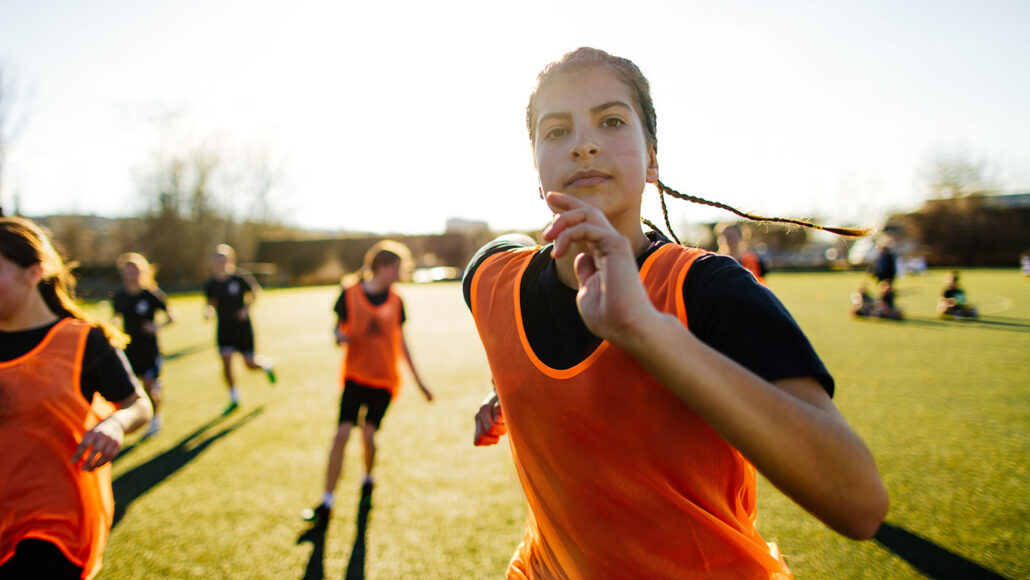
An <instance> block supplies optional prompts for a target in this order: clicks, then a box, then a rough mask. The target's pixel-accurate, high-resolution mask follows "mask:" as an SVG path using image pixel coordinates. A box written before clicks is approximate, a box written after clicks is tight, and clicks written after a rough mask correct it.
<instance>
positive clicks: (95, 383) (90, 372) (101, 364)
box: [79, 328, 136, 403]
mask: <svg viewBox="0 0 1030 580" xmlns="http://www.w3.org/2000/svg"><path fill="white" fill-rule="evenodd" d="M79 389H80V390H81V391H82V396H83V397H85V399H86V401H87V402H89V401H92V400H93V393H100V396H101V397H103V398H104V399H107V400H108V401H110V402H112V403H117V402H118V401H121V400H123V399H125V398H126V397H129V396H130V395H132V394H133V393H135V392H136V380H135V378H134V376H133V374H132V370H131V369H130V367H129V363H128V361H127V360H125V355H124V354H123V353H122V351H121V350H119V349H116V348H115V347H113V346H111V343H110V342H108V340H107V336H105V335H104V331H103V330H101V329H100V328H92V329H90V331H89V335H88V336H87V337H86V351H85V353H84V354H83V359H82V375H81V377H80V378H79Z"/></svg>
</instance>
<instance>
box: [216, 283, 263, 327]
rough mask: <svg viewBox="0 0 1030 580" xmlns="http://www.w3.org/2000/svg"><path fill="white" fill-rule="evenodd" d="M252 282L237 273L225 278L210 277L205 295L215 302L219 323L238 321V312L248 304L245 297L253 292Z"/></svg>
mask: <svg viewBox="0 0 1030 580" xmlns="http://www.w3.org/2000/svg"><path fill="white" fill-rule="evenodd" d="M252 291H253V290H252V289H251V287H250V284H249V283H247V281H246V280H245V279H244V278H243V277H242V276H238V275H236V274H232V275H230V276H229V277H228V278H226V279H225V280H219V279H217V278H214V277H212V278H210V279H209V280H208V281H207V284H205V285H204V296H206V297H207V299H208V301H210V302H211V303H212V304H214V307H215V313H216V314H217V315H218V322H219V323H223V324H224V323H226V322H236V321H237V319H236V313H237V312H239V311H240V309H241V308H243V306H244V305H245V304H246V302H245V300H244V297H245V296H246V295H247V292H252Z"/></svg>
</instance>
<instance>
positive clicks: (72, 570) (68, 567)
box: [0, 538, 82, 580]
mask: <svg viewBox="0 0 1030 580" xmlns="http://www.w3.org/2000/svg"><path fill="white" fill-rule="evenodd" d="M8 578H12V579H14V578H48V579H49V578H53V579H54V580H60V579H62V578H68V579H75V580H78V579H79V578H82V567H81V566H76V565H75V564H72V563H71V562H70V561H69V560H68V558H67V556H65V555H64V552H62V551H61V549H60V548H58V547H57V546H55V545H54V544H51V543H50V542H47V541H46V540H37V539H35V538H29V539H25V540H22V541H20V542H18V545H17V546H16V547H15V548H14V555H13V556H11V558H10V559H9V560H7V561H6V562H4V563H3V564H2V565H0V580H6V579H8Z"/></svg>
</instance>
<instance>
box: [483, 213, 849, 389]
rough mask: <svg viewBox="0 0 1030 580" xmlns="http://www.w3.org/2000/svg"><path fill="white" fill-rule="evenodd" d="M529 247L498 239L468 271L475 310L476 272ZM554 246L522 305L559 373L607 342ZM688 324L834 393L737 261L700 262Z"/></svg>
mask: <svg viewBox="0 0 1030 580" xmlns="http://www.w3.org/2000/svg"><path fill="white" fill-rule="evenodd" d="M648 237H649V239H650V240H651V243H650V245H649V246H648V248H647V250H646V251H645V252H644V254H643V255H641V256H640V257H639V258H638V259H637V266H638V267H640V266H641V265H642V264H643V263H644V261H645V260H646V259H647V257H648V256H650V255H651V254H652V253H654V251H655V250H657V249H658V248H660V247H661V246H663V245H664V244H667V243H671V242H669V241H668V240H667V239H665V238H664V237H663V236H660V235H657V234H654V233H653V232H652V233H649V234H648ZM518 248H525V246H523V245H520V244H518V243H516V242H511V241H508V240H495V241H494V242H491V243H489V244H487V245H486V246H484V247H483V248H482V249H480V250H479V252H477V253H476V255H475V256H473V257H472V260H471V261H470V262H469V265H468V267H467V268H466V269H465V278H464V280H463V287H464V288H463V290H464V294H465V303H466V304H469V305H471V283H472V277H473V276H474V274H475V270H476V268H477V267H478V266H479V265H480V264H481V263H483V261H484V260H485V259H486V258H488V257H489V256H491V255H493V254H495V253H497V252H503V251H509V250H513V249H518ZM550 250H551V247H550V246H547V247H544V248H542V249H541V250H539V251H538V252H537V253H536V254H535V255H534V256H533V258H532V259H531V261H530V263H529V266H527V268H526V271H525V274H524V275H523V277H522V283H521V284H522V285H521V288H520V293H521V306H522V316H523V325H524V327H525V329H526V337H527V339H528V340H529V344H530V346H531V347H532V349H533V352H534V353H535V354H536V355H537V357H539V358H540V360H541V361H542V362H544V363H545V364H547V365H548V366H550V367H551V368H556V369H568V368H572V367H573V366H575V365H576V364H578V363H580V362H582V361H583V360H584V359H585V358H586V357H587V356H589V355H590V353H592V352H593V351H594V349H596V348H597V346H598V345H599V344H600V343H601V339H600V338H598V337H596V336H594V335H593V334H592V333H591V332H590V331H589V330H588V329H587V327H586V324H585V323H584V322H583V319H582V318H581V317H580V315H579V310H578V309H577V308H576V290H575V289H573V288H569V287H568V286H566V285H564V284H562V282H561V281H560V280H559V279H558V275H557V270H556V269H555V266H554V260H553V259H552V258H551V255H550ZM683 298H684V304H685V306H686V310H687V325H688V327H689V328H690V331H691V332H693V333H694V335H695V336H697V337H698V338H699V339H700V340H701V341H702V342H704V343H705V344H707V345H708V346H710V347H712V348H714V349H715V350H717V351H719V352H721V353H722V354H724V355H726V356H728V357H730V358H731V359H733V360H734V361H736V362H737V363H738V364H740V365H741V366H743V367H745V368H747V369H749V370H750V371H751V372H753V373H755V374H757V375H758V376H760V377H762V378H764V379H765V380H767V381H775V380H778V379H785V378H791V377H807V376H810V377H814V378H815V379H816V380H817V381H819V383H820V384H821V385H822V386H823V388H824V389H826V392H827V393H829V394H830V395H831V396H832V395H833V390H834V382H833V377H831V376H830V373H829V372H828V371H827V370H826V367H825V366H824V365H823V363H822V361H821V360H819V357H818V355H816V353H815V350H814V349H813V348H812V345H811V343H809V341H808V339H807V338H806V337H805V335H804V333H802V332H801V329H800V328H799V327H798V325H797V323H796V322H795V321H794V319H793V318H792V317H791V316H790V313H789V312H787V309H786V308H784V306H783V304H782V303H781V302H780V301H779V299H777V298H776V296H775V295H773V293H772V292H770V291H769V290H768V289H767V288H766V287H764V286H762V285H761V284H759V283H758V282H757V281H756V280H755V278H754V276H752V275H751V273H750V272H748V271H747V270H746V269H744V268H743V267H742V266H741V265H740V264H738V263H737V262H736V261H735V260H734V259H733V258H730V257H729V256H721V255H718V254H704V255H702V256H700V257H698V258H697V259H696V260H695V261H694V263H693V264H692V265H691V267H690V270H689V271H688V272H687V276H686V279H685V280H684V282H683Z"/></svg>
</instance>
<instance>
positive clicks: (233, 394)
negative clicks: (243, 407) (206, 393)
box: [229, 387, 240, 403]
mask: <svg viewBox="0 0 1030 580" xmlns="http://www.w3.org/2000/svg"><path fill="white" fill-rule="evenodd" d="M229 400H230V401H232V402H233V403H239V402H240V391H239V389H237V388H236V387H229Z"/></svg>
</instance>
